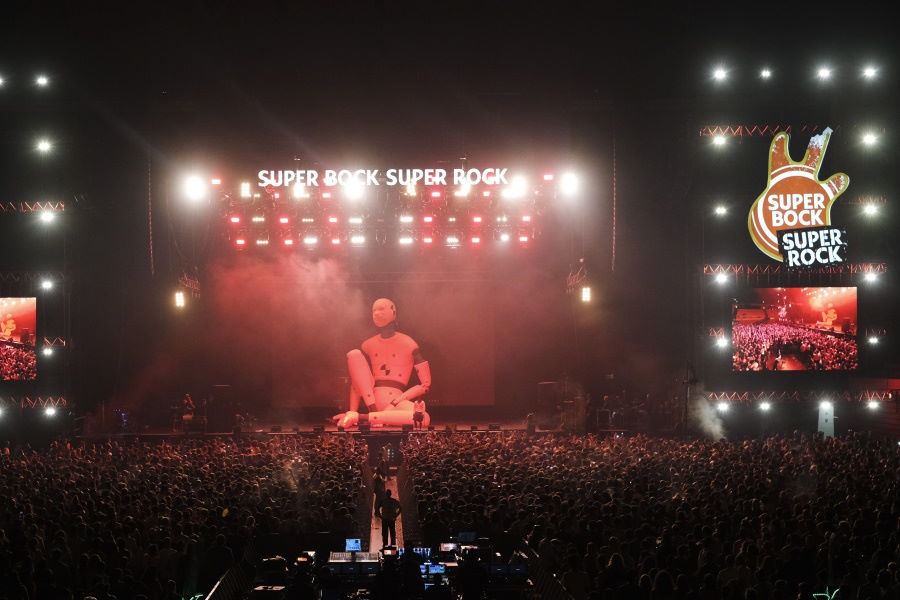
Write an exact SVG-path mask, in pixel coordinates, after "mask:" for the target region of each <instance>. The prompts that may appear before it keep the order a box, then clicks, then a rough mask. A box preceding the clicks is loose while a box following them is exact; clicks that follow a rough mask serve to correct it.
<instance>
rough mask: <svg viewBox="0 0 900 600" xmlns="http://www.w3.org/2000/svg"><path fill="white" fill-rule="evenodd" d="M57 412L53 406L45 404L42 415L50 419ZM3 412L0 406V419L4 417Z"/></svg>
mask: <svg viewBox="0 0 900 600" xmlns="http://www.w3.org/2000/svg"><path fill="white" fill-rule="evenodd" d="M58 412H59V411H58V410H57V409H56V407H55V406H47V407H45V408H44V416H45V417H47V418H48V419H52V418H53V417H55V416H56V415H57V413H58ZM3 413H4V411H3V407H2V406H0V419H2V418H3V417H4V414H3Z"/></svg>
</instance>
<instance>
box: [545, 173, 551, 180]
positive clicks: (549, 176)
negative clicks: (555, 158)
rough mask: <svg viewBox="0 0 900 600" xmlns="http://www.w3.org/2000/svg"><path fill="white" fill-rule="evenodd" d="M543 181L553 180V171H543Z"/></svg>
mask: <svg viewBox="0 0 900 600" xmlns="http://www.w3.org/2000/svg"><path fill="white" fill-rule="evenodd" d="M544 181H553V173H544Z"/></svg>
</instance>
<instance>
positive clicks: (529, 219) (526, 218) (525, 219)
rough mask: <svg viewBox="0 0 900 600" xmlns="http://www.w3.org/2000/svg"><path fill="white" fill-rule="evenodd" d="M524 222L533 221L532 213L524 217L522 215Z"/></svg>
mask: <svg viewBox="0 0 900 600" xmlns="http://www.w3.org/2000/svg"><path fill="white" fill-rule="evenodd" d="M522 222H523V223H531V215H525V216H524V217H522Z"/></svg>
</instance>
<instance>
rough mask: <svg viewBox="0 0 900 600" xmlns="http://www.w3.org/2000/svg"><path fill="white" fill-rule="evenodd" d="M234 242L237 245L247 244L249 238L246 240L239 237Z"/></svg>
mask: <svg viewBox="0 0 900 600" xmlns="http://www.w3.org/2000/svg"><path fill="white" fill-rule="evenodd" d="M234 243H235V245H237V246H246V245H247V240H245V239H244V238H238V239H236V240H234Z"/></svg>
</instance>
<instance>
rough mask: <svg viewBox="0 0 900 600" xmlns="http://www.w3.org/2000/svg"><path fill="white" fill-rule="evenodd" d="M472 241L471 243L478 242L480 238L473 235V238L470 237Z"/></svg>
mask: <svg viewBox="0 0 900 600" xmlns="http://www.w3.org/2000/svg"><path fill="white" fill-rule="evenodd" d="M472 243H473V244H480V243H481V238H480V237H473V238H472Z"/></svg>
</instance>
